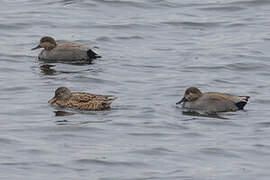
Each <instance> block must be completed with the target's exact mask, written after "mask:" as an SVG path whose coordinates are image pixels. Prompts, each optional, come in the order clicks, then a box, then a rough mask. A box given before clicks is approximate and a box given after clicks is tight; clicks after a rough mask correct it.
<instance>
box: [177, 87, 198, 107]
mask: <svg viewBox="0 0 270 180" xmlns="http://www.w3.org/2000/svg"><path fill="white" fill-rule="evenodd" d="M201 96H202V92H201V91H200V90H199V89H198V88H196V87H190V88H188V89H187V90H186V91H185V94H184V97H183V98H182V99H181V101H179V102H177V103H176V104H181V103H184V102H190V101H196V100H197V99H198V98H199V97H201Z"/></svg>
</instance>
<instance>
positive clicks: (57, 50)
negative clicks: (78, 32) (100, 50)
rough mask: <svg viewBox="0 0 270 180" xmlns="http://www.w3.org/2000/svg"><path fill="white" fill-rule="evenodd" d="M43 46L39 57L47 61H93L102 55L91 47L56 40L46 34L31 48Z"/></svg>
mask: <svg viewBox="0 0 270 180" xmlns="http://www.w3.org/2000/svg"><path fill="white" fill-rule="evenodd" d="M39 48H43V50H42V51H41V52H40V54H39V55H38V59H40V60H47V61H56V62H57V61H65V62H73V61H74V62H77V61H85V62H92V61H93V60H94V59H96V58H100V57H101V56H99V55H97V54H96V53H95V52H94V51H93V50H91V49H90V47H88V46H86V45H81V44H76V43H72V42H58V43H57V42H56V41H55V40H54V39H53V38H52V37H49V36H45V37H42V38H41V39H40V42H39V45H37V46H36V47H34V48H32V49H31V50H35V49H39Z"/></svg>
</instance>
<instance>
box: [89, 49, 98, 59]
mask: <svg viewBox="0 0 270 180" xmlns="http://www.w3.org/2000/svg"><path fill="white" fill-rule="evenodd" d="M87 56H88V57H89V59H96V58H101V56H99V55H98V54H97V53H95V52H94V51H92V50H91V49H89V50H88V51H87Z"/></svg>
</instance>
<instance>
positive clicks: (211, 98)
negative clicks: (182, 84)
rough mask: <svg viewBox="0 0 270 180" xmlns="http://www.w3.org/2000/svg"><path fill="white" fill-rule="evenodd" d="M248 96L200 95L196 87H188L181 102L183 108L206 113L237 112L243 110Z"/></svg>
mask: <svg viewBox="0 0 270 180" xmlns="http://www.w3.org/2000/svg"><path fill="white" fill-rule="evenodd" d="M248 99H249V96H234V95H230V94H223V93H216V92H206V93H202V92H201V91H200V90H199V89H198V88H196V87H190V88H188V89H187V90H186V91H185V95H184V97H183V98H182V100H181V101H179V102H177V103H176V104H181V103H183V107H184V108H188V109H194V110H203V111H206V112H226V111H237V110H241V109H243V108H244V106H245V105H246V104H247V102H248Z"/></svg>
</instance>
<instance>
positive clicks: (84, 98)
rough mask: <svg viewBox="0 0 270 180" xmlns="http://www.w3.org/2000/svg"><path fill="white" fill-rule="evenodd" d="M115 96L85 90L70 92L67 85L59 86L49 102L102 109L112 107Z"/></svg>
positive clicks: (96, 109)
mask: <svg viewBox="0 0 270 180" xmlns="http://www.w3.org/2000/svg"><path fill="white" fill-rule="evenodd" d="M115 99H116V97H114V96H105V95H96V94H90V93H85V92H70V90H69V89H68V88H66V87H59V88H58V89H56V91H55V96H54V97H53V98H52V99H51V100H50V101H49V102H48V103H50V104H52V105H56V106H57V107H61V108H71V109H77V110H91V111H100V110H106V109H110V105H111V103H112V102H113V101H114V100H115Z"/></svg>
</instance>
